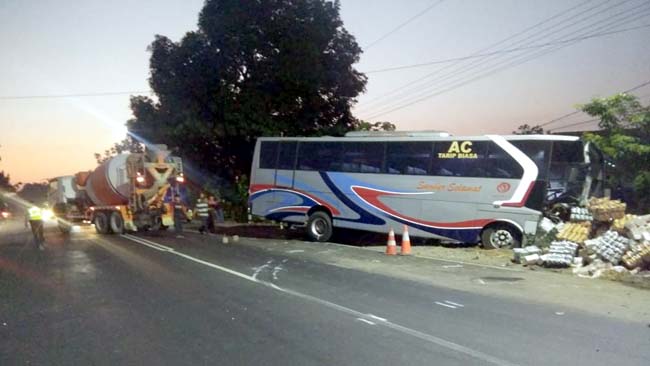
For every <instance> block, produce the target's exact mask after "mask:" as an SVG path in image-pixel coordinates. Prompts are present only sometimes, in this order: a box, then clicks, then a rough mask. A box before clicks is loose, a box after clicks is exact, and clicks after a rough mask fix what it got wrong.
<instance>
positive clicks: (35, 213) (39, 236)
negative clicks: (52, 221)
mask: <svg viewBox="0 0 650 366" xmlns="http://www.w3.org/2000/svg"><path fill="white" fill-rule="evenodd" d="M26 218H27V220H28V221H29V226H31V228H32V235H34V241H35V243H36V244H37V245H38V248H39V249H40V250H43V249H45V246H44V243H43V242H44V241H45V238H44V237H43V210H41V209H40V208H39V207H38V206H36V205H32V206H31V207H30V208H29V209H27V217H26ZM26 224H27V223H25V226H27V225H26Z"/></svg>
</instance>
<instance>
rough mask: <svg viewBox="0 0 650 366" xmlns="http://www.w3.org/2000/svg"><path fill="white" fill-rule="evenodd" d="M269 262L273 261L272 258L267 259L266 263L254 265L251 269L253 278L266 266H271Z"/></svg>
mask: <svg viewBox="0 0 650 366" xmlns="http://www.w3.org/2000/svg"><path fill="white" fill-rule="evenodd" d="M271 263H273V259H269V260H268V261H267V262H266V264H263V265H261V266H259V267H254V268H253V269H254V270H255V272H253V278H254V279H257V276H258V275H259V274H260V273H261V272H262V271H263V270H264V269H266V268H271Z"/></svg>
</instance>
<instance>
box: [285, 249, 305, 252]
mask: <svg viewBox="0 0 650 366" xmlns="http://www.w3.org/2000/svg"><path fill="white" fill-rule="evenodd" d="M302 252H304V250H302V249H294V250H287V253H302Z"/></svg>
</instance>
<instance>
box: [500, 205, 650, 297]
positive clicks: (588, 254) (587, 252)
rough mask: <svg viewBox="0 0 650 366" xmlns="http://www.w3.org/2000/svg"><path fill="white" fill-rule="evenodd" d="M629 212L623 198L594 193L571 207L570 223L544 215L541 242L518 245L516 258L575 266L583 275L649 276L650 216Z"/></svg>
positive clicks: (554, 265) (549, 265)
mask: <svg viewBox="0 0 650 366" xmlns="http://www.w3.org/2000/svg"><path fill="white" fill-rule="evenodd" d="M625 211H626V205H625V203H623V202H620V201H618V200H611V199H609V198H591V199H590V200H589V202H588V204H587V205H586V207H578V206H575V207H571V214H570V216H569V220H568V221H566V222H558V220H555V221H552V220H551V219H549V218H546V217H545V218H543V219H542V220H541V221H540V223H539V229H540V230H538V231H539V233H538V237H537V238H536V240H535V243H536V244H537V245H531V246H527V247H524V248H516V249H514V250H513V262H515V263H520V264H522V265H524V266H529V267H532V266H537V265H539V266H543V267H547V268H568V267H573V273H574V274H575V275H577V276H580V277H588V278H598V277H602V278H607V279H612V280H621V281H626V282H628V281H630V282H635V283H636V282H638V281H637V280H639V281H640V280H643V281H646V280H647V279H650V215H645V216H636V215H631V214H626V212H625ZM538 239H539V240H538ZM647 282H648V287H650V281H647ZM644 287H645V286H644Z"/></svg>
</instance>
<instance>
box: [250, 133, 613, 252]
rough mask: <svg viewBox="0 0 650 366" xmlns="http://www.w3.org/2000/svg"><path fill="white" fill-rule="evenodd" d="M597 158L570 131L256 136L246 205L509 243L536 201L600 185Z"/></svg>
mask: <svg viewBox="0 0 650 366" xmlns="http://www.w3.org/2000/svg"><path fill="white" fill-rule="evenodd" d="M602 181H603V158H602V154H601V153H600V152H598V151H597V150H596V149H595V148H594V147H593V146H592V145H591V144H589V143H587V142H584V141H582V140H581V139H580V138H578V137H576V136H561V135H508V136H504V135H485V136H452V135H450V134H448V133H442V132H362V131H359V132H350V133H347V134H346V135H345V136H344V137H261V138H259V139H258V140H257V142H256V145H255V152H254V157H253V162H252V168H251V179H250V187H249V212H250V213H251V214H252V215H254V216H258V217H263V218H265V219H268V220H274V221H277V222H283V223H287V224H289V225H290V226H291V225H298V226H304V227H305V228H306V232H307V235H308V236H309V237H310V238H311V239H312V240H314V241H327V240H329V239H330V237H331V236H332V233H333V230H334V229H335V228H347V229H356V230H364V231H372V232H378V233H387V232H388V231H389V230H390V229H394V230H395V232H396V233H397V234H400V233H402V231H403V228H404V227H408V230H409V234H410V235H411V236H414V237H421V238H433V239H439V240H442V241H448V242H458V243H478V242H481V243H482V245H483V247H485V248H490V249H491V248H501V247H517V246H520V245H522V242H524V241H525V237H526V235H527V234H530V235H534V234H535V233H536V230H537V226H538V222H539V220H540V218H541V216H542V213H543V212H544V210H545V209H547V208H548V207H550V206H552V205H553V204H555V203H558V202H565V203H585V202H586V200H587V198H588V197H589V196H590V194H593V193H595V192H596V191H600V190H602Z"/></svg>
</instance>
